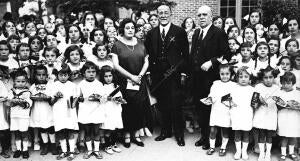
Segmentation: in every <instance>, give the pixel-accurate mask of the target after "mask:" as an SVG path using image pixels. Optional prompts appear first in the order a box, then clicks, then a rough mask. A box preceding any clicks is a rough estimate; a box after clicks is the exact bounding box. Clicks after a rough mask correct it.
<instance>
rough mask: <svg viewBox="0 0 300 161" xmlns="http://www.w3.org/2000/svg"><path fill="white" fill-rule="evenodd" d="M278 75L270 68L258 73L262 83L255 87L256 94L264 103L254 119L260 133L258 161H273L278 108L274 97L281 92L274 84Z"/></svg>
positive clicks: (258, 108) (257, 109) (256, 111)
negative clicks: (273, 141) (272, 151)
mask: <svg viewBox="0 0 300 161" xmlns="http://www.w3.org/2000/svg"><path fill="white" fill-rule="evenodd" d="M277 74H278V72H277V71H276V70H274V69H273V68H272V67H270V66H268V67H267V68H266V69H262V70H261V71H260V72H259V73H258V78H259V80H260V81H261V83H259V84H257V85H256V86H255V92H257V93H259V95H260V98H261V99H262V101H263V102H264V103H261V104H260V105H259V106H258V107H257V108H256V109H255V113H254V118H253V127H254V128H256V129H257V131H258V133H259V140H258V146H259V150H260V153H259V157H258V161H271V148H272V137H273V136H274V134H275V131H276V130H277V107H276V104H275V101H274V100H273V99H272V97H273V96H276V94H277V93H278V91H279V90H280V88H279V86H277V85H275V84H274V78H276V77H277ZM265 147H266V149H265Z"/></svg>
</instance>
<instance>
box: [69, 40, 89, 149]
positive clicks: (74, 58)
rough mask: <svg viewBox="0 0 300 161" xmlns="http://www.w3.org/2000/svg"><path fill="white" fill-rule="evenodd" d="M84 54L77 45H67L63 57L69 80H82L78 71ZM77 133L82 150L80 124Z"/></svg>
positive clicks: (82, 133)
mask: <svg viewBox="0 0 300 161" xmlns="http://www.w3.org/2000/svg"><path fill="white" fill-rule="evenodd" d="M83 56H84V52H83V50H81V48H80V47H79V46H78V45H71V46H69V47H68V48H67V49H66V51H65V53H64V57H65V59H66V63H67V64H68V66H69V67H70V69H71V75H70V81H71V82H73V83H75V84H76V85H78V84H79V83H80V82H81V81H82V80H83V76H82V74H81V72H80V69H81V68H82V66H83V64H84V62H83V61H82V59H83ZM79 127H80V129H79V135H80V139H79V140H80V143H79V150H81V151H82V149H84V147H85V146H84V130H83V128H81V125H80V124H79ZM75 138H76V140H77V138H78V134H75ZM76 153H77V154H78V150H77V148H76Z"/></svg>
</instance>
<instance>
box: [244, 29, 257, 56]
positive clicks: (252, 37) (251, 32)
mask: <svg viewBox="0 0 300 161" xmlns="http://www.w3.org/2000/svg"><path fill="white" fill-rule="evenodd" d="M242 38H243V43H244V42H249V43H251V45H252V46H251V51H252V52H254V49H255V46H256V43H257V41H256V40H257V34H256V31H255V29H254V28H252V27H250V26H248V27H245V29H244V32H243V36H242Z"/></svg>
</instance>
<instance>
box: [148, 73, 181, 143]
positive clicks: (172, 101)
mask: <svg viewBox="0 0 300 161" xmlns="http://www.w3.org/2000/svg"><path fill="white" fill-rule="evenodd" d="M153 94H154V96H156V97H157V100H158V110H159V111H160V112H161V116H162V125H161V133H165V134H172V131H174V134H175V137H183V136H184V118H183V109H182V105H183V100H184V99H183V92H182V87H181V85H180V74H179V73H175V74H173V75H171V76H170V77H169V78H168V79H167V80H166V81H164V82H163V83H162V84H161V86H160V87H159V88H157V90H156V91H154V93H153ZM172 129H173V130H172Z"/></svg>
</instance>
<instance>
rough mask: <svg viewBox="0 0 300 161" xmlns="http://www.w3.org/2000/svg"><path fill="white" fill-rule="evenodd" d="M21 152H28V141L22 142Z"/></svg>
mask: <svg viewBox="0 0 300 161" xmlns="http://www.w3.org/2000/svg"><path fill="white" fill-rule="evenodd" d="M23 151H28V141H27V140H26V141H23Z"/></svg>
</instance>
